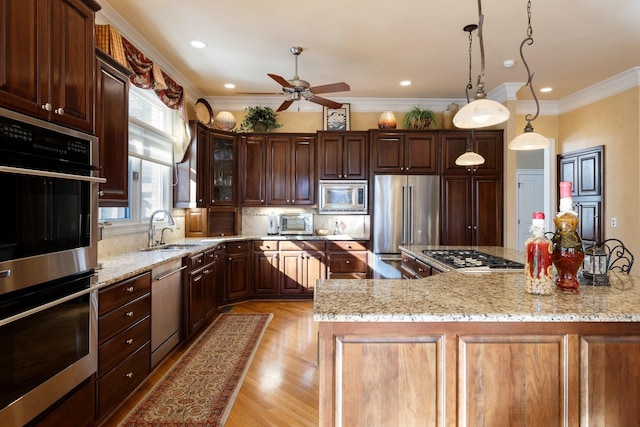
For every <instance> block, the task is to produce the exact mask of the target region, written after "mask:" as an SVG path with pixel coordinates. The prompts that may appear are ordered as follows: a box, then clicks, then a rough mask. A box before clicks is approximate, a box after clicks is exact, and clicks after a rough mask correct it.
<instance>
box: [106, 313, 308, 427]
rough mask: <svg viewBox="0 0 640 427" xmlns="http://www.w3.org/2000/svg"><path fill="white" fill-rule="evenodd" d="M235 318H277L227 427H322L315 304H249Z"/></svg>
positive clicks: (119, 414)
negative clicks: (246, 315)
mask: <svg viewBox="0 0 640 427" xmlns="http://www.w3.org/2000/svg"><path fill="white" fill-rule="evenodd" d="M231 312H232V313H273V319H272V320H271V323H269V326H268V327H267V330H266V331H265V334H264V337H263V338H262V342H261V343H260V347H259V348H258V351H257V353H256V355H255V358H254V359H253V362H252V364H251V367H250V368H249V372H248V373H247V376H246V378H245V380H244V383H243V385H242V388H241V389H240V392H239V393H238V397H237V398H236V401H235V403H234V405H233V408H232V410H231V413H230V415H229V418H228V419H227V423H226V424H225V426H226V427H240V426H242V427H251V426H260V427H263V426H278V427H280V426H317V425H318V363H317V338H318V326H317V324H316V323H315V322H314V321H313V302H312V301H250V302H246V303H241V304H238V305H235V306H234V307H233V309H232V310H231ZM187 348H188V345H181V346H180V347H178V348H177V349H176V350H175V351H174V352H173V353H172V354H171V355H170V356H169V357H168V358H167V359H166V360H165V361H163V362H162V363H161V364H160V365H159V366H158V367H157V368H156V369H155V370H154V372H153V373H152V374H151V375H150V376H149V378H147V380H145V382H144V383H143V384H142V385H141V386H140V388H139V389H138V390H137V391H136V392H135V393H134V394H132V395H131V397H130V398H129V399H128V400H127V402H125V404H124V405H122V406H121V407H120V408H119V409H118V410H117V411H116V412H115V413H114V414H113V415H112V416H111V417H110V418H109V419H107V420H106V421H105V422H104V423H103V424H102V426H112V425H116V424H117V423H118V422H119V421H121V420H122V418H124V416H126V414H127V413H128V412H129V411H130V410H131V409H132V408H133V406H134V405H135V404H136V403H137V402H138V400H140V399H141V398H142V396H144V394H145V393H146V392H147V391H148V390H149V389H150V388H151V387H152V386H153V385H154V384H155V383H156V382H157V381H158V380H159V379H160V378H161V377H162V376H163V375H164V373H165V372H166V371H167V370H168V369H169V368H170V367H171V366H172V365H173V363H175V361H176V360H177V359H178V358H179V357H180V356H181V355H182V354H183V353H184V351H185V350H186V349H187Z"/></svg>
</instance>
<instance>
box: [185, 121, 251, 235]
mask: <svg viewBox="0 0 640 427" xmlns="http://www.w3.org/2000/svg"><path fill="white" fill-rule="evenodd" d="M190 126H191V141H190V143H189V148H188V150H187V153H186V154H185V156H184V158H183V159H182V161H181V162H179V163H176V165H175V170H176V181H177V182H176V185H175V186H174V190H173V191H174V206H175V207H177V208H186V211H185V235H186V236H188V237H207V236H229V235H235V234H240V230H241V228H242V221H241V218H240V212H241V211H240V208H239V207H238V190H237V188H238V162H237V155H238V141H237V136H236V134H234V133H231V132H224V131H218V130H212V129H210V128H207V127H206V126H204V125H202V124H200V123H197V122H195V121H192V122H190ZM194 183H195V185H194Z"/></svg>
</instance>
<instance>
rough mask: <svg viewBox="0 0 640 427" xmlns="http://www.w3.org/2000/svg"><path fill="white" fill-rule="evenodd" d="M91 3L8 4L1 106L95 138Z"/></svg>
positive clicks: (1, 17)
mask: <svg viewBox="0 0 640 427" xmlns="http://www.w3.org/2000/svg"><path fill="white" fill-rule="evenodd" d="M99 9H100V5H99V4H98V3H96V2H94V1H91V0H3V2H2V7H0V23H1V25H0V28H1V30H0V40H2V47H1V48H0V94H1V96H0V105H1V106H3V107H6V108H9V109H11V110H15V111H19V112H21V113H25V114H28V115H31V116H34V117H38V118H41V119H44V120H49V121H52V122H55V123H57V124H60V125H63V126H68V127H71V128H75V129H78V130H80V131H84V132H89V133H93V131H94V129H93V106H94V81H95V77H94V75H95V74H94V67H95V53H94V33H93V27H94V14H95V11H97V10H99Z"/></svg>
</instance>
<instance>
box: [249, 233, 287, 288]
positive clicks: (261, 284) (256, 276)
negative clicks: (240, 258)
mask: <svg viewBox="0 0 640 427" xmlns="http://www.w3.org/2000/svg"><path fill="white" fill-rule="evenodd" d="M279 262H280V253H279V252H278V242H277V241H275V240H265V241H262V240H258V241H255V242H253V295H254V296H256V297H258V296H275V295H278V293H279V291H280V282H281V281H282V274H281V273H280V265H279Z"/></svg>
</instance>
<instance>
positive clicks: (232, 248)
mask: <svg viewBox="0 0 640 427" xmlns="http://www.w3.org/2000/svg"><path fill="white" fill-rule="evenodd" d="M250 247H251V242H248V241H244V242H227V255H228V254H237V253H243V252H249V248H250Z"/></svg>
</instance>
